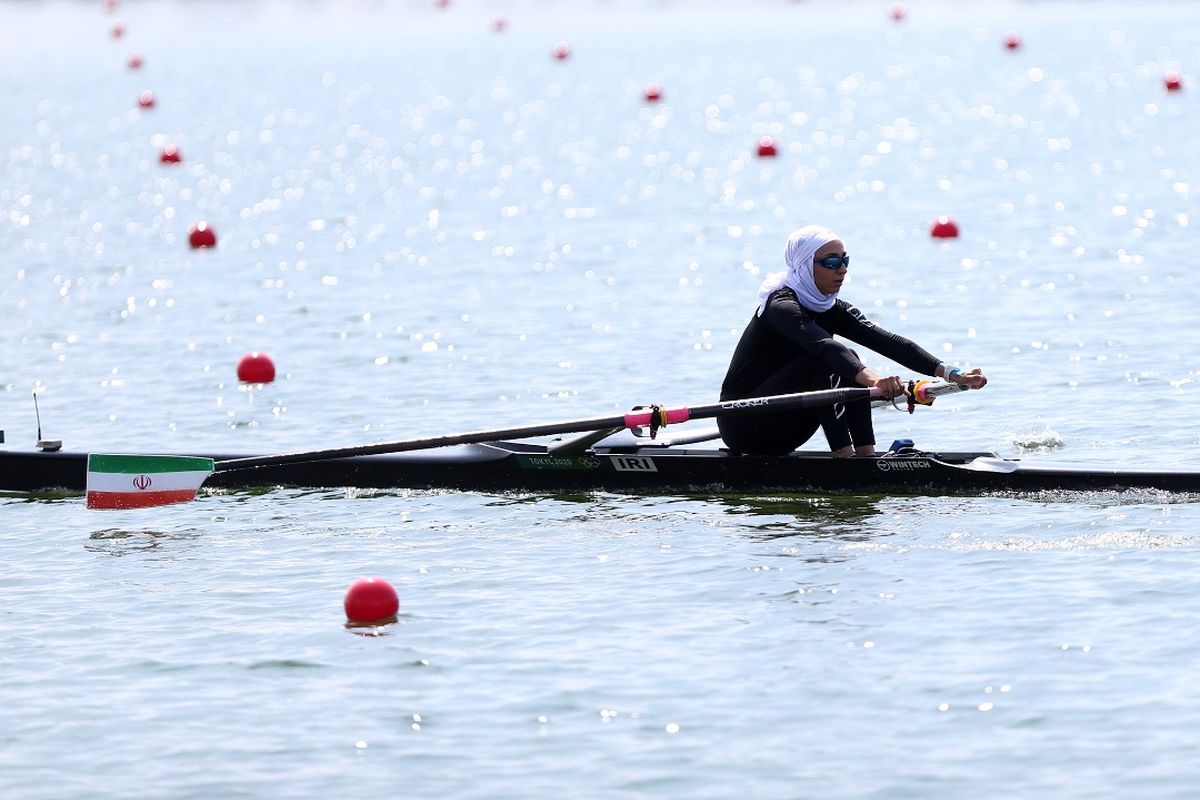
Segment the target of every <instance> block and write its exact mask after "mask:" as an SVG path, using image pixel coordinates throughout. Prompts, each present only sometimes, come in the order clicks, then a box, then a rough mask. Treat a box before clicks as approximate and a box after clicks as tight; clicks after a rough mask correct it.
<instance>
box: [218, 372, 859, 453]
mask: <svg viewBox="0 0 1200 800" xmlns="http://www.w3.org/2000/svg"><path fill="white" fill-rule="evenodd" d="M878 396H879V390H878V389H866V388H850V389H823V390H820V391H815V392H798V393H795V394H780V395H771V396H769V397H751V398H746V399H743V400H726V401H723V402H720V403H712V404H710V405H704V406H696V407H694V408H675V409H658V410H655V409H648V410H639V411H631V412H629V413H628V414H622V415H620V416H611V417H592V418H590V419H576V420H565V421H562V422H547V423H543V424H539V425H523V426H521V427H519V428H500V429H497V430H488V431H472V432H469V433H452V434H447V435H445V436H432V437H428V438H423V439H403V440H399V441H394V442H380V443H378V444H364V445H354V446H350V447H336V448H332V449H326V450H306V451H302V452H296V453H283V454H281V455H273V456H250V457H248V458H233V459H229V460H226V461H219V462H217V465H216V471H217V472H227V471H232V470H241V469H254V468H256V467H268V466H274V465H277V464H295V463H298V462H304V461H325V460H326V459H333V458H350V457H353V456H372V455H381V454H383V453H404V452H409V451H412V450H431V449H433V448H436V447H449V446H451V445H458V444H478V443H481V442H494V441H499V440H502V439H526V438H529V437H532V436H552V435H557V434H562V433H580V432H583V431H597V430H603V429H605V428H635V427H639V426H643V425H650V424H652V422H653V420H654V417H655V415H656V414H657V415H659V423H660V424H672V423H679V422H686V421H687V420H689V419H706V418H712V417H722V416H732V415H737V414H750V413H756V412H762V411H769V410H778V411H782V410H784V409H789V408H811V407H814V406H826V405H833V404H835V403H849V402H852V401H854V400H866V399H869V398H872V397H878Z"/></svg>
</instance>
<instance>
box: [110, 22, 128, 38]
mask: <svg viewBox="0 0 1200 800" xmlns="http://www.w3.org/2000/svg"><path fill="white" fill-rule="evenodd" d="M109 33H110V34H112V38H114V39H120V38H121V37H122V36H124V35H125V26H124V25H122V24H121V23H119V22H114V23H113V26H112V30H110V31H109Z"/></svg>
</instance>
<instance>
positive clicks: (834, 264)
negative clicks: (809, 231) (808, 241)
mask: <svg viewBox="0 0 1200 800" xmlns="http://www.w3.org/2000/svg"><path fill="white" fill-rule="evenodd" d="M813 263H814V264H816V265H817V266H818V267H824V268H825V269H841V268H842V267H846V268H849V267H850V256H825V257H824V258H820V259H813Z"/></svg>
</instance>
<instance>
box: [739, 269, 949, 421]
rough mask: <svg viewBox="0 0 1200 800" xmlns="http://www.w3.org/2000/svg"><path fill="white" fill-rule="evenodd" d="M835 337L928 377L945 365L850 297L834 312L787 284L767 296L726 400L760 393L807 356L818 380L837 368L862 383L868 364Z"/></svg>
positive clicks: (743, 344) (743, 343)
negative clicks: (814, 306) (809, 304)
mask: <svg viewBox="0 0 1200 800" xmlns="http://www.w3.org/2000/svg"><path fill="white" fill-rule="evenodd" d="M834 336H842V337H845V338H846V339H849V340H850V341H852V342H855V343H856V344H860V345H862V346H863V347H866V348H868V349H870V350H873V351H874V352H876V353H879V354H880V355H883V356H886V357H888V358H890V359H892V360H893V361H895V362H897V363H899V364H903V365H904V366H905V367H908V368H909V369H911V370H914V371H915V372H919V373H921V374H922V375H933V374H934V371H935V370H936V369H937V367H938V365H939V364H940V363H941V362H940V361H939V360H938V359H937V358H935V357H934V356H933V355H931V354H930V353H929V352H928V351H926V350H925V349H924V348H922V347H920V346H919V345H917V344H916V343H914V342H913V341H912V340H910V339H906V338H905V337H903V336H900V335H898V334H895V333H892V332H890V331H886V330H884V329H883V328H880V327H879V326H878V325H876V324H875V323H873V322H871V321H870V320H869V319H867V317H866V315H864V314H863V313H862V312H861V311H859V310H858V309H857V308H855V307H854V306H852V305H850V304H849V303H847V302H846V301H845V300H836V301H835V302H834V304H833V307H832V308H830V309H829V310H828V311H820V312H814V311H809V310H808V309H806V308H805V307H804V306H802V305H800V301H799V300H798V299H797V298H796V294H795V292H793V291H792V290H791V289H788V288H784V289H780V290H779V291H777V292H775V293H774V294H772V295H771V296H770V297H769V298H768V299H767V306H766V308H765V309H763V313H762V314H756V315H755V316H754V317H753V318H752V319H751V320H750V324H749V325H747V326H746V330H745V331H744V332H743V333H742V338H741V340H740V341H739V342H738V346H737V349H735V350H734V353H733V359H732V361H731V362H730V364H729V371H728V372H726V373H725V380H724V382H723V383H722V384H721V399H722V400H732V399H737V398H743V397H753V396H755V394H756V393H757V389H758V387H759V386H761V385H762V384H763V382H764V381H766V380H767V379H768V378H770V377H771V376H772V375H774V374H775V373H776V372H778V371H779V370H780V369H782V368H783V367H784V366H785V365H787V364H788V362H790V361H793V360H795V359H797V358H803V357H805V356H807V357H809V358H811V360H812V371H813V377H814V379H818V377H826V376H828V374H829V373H830V372H834V373H837V374H838V375H840V376H841V378H842V384H843V385H849V386H853V385H856V384H855V382H854V377H855V376H856V375H858V373H859V372H861V371H862V369H863V363H862V361H860V360H859V358H858V357H857V356H856V355H855V354H854V352H853V351H851V350H850V348H849V347H847V346H846V345H844V344H842V343H841V342H839V341H838V340H836V339H835V338H833V337H834ZM816 382H817V381H816V380H814V384H815V383H816ZM825 385H828V384H827V383H826V384H825ZM801 390H802V389H800V388H797V389H796V391H801Z"/></svg>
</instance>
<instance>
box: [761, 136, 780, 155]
mask: <svg viewBox="0 0 1200 800" xmlns="http://www.w3.org/2000/svg"><path fill="white" fill-rule="evenodd" d="M775 154H776V149H775V139H773V138H772V137H770V136H763V137H761V138H760V139H759V140H758V156H759V158H774V156H775Z"/></svg>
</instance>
